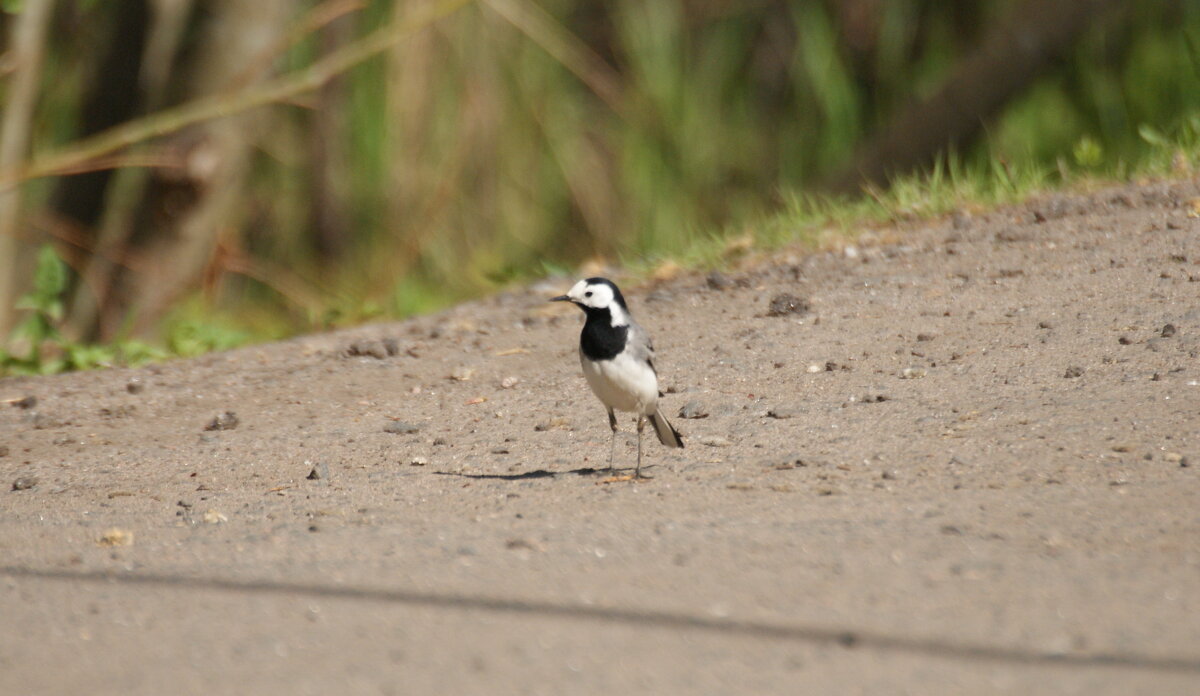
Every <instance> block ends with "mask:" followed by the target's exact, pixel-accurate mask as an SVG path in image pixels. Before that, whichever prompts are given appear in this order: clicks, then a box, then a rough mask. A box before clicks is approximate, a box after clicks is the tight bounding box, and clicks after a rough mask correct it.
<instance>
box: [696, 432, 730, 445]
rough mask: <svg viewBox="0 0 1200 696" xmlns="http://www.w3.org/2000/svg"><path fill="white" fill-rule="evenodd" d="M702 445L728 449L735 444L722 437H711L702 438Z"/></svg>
mask: <svg viewBox="0 0 1200 696" xmlns="http://www.w3.org/2000/svg"><path fill="white" fill-rule="evenodd" d="M700 444H702V445H708V446H709V447H728V446H730V445H732V444H733V443H732V442H730V441H729V438H725V437H721V436H720V435H709V436H707V437H702V438H700Z"/></svg>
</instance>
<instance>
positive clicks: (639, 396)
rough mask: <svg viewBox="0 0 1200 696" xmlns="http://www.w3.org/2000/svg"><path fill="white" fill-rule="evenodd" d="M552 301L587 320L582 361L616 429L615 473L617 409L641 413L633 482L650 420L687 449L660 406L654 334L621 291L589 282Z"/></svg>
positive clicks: (670, 441) (601, 281) (665, 440)
mask: <svg viewBox="0 0 1200 696" xmlns="http://www.w3.org/2000/svg"><path fill="white" fill-rule="evenodd" d="M550 301H551V302H571V303H573V304H574V305H575V306H576V307H579V308H580V309H582V310H583V313H584V315H585V316H586V320H585V321H584V323H583V330H582V331H581V332H580V334H579V362H580V364H581V365H582V366H583V376H584V377H585V378H587V383H588V386H590V387H591V388H592V393H594V394H595V395H596V398H598V399H600V403H602V404H604V408H605V409H607V410H608V425H609V427H610V428H612V446H611V447H610V448H609V452H608V469H609V471H612V470H613V455H614V453H615V452H616V448H617V416H616V414H615V413H614V411H632V412H633V413H634V414H636V415H637V433H638V458H637V467H636V468H635V469H634V473H633V478H635V479H637V478H641V477H642V475H641V474H642V430H643V429H644V428H645V425H646V422H647V421H649V423H650V425H651V426H652V427H653V428H654V432H655V433H656V434H657V435H658V441H659V442H661V443H662V444H664V445H666V446H667V447H683V437H682V436H681V435H680V434H679V431H678V430H676V429H675V427H674V426H672V425H671V422H670V421H668V420H667V417H666V416H664V415H663V413H662V410H661V409H660V408H659V405H658V397H659V396H661V393H660V392H659V391H658V373H657V371H655V369H654V346H653V345H652V344H651V342H650V336H649V335H647V333H646V331H645V329H643V328H642V327H641V326H639V325H638V323H637V322H635V321H634V320H633V316H632V315H630V313H629V305H628V304H626V303H625V297H624V296H623V295H622V294H621V290H620V288H618V287H617V286H616V284H614V283H613V282H612V281H611V280H609V279H607V278H599V277H596V278H585V279H584V280H581V281H579V282H578V283H576V284H575V285H574V286H573V287H572V288H571V290H570V291H569V292H567V294H565V295H559V296H558V297H554V298H551V299H550Z"/></svg>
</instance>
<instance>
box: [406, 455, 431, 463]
mask: <svg viewBox="0 0 1200 696" xmlns="http://www.w3.org/2000/svg"><path fill="white" fill-rule="evenodd" d="M428 463H429V460H428V459H426V458H425V457H422V456H419V455H418V456H416V457H413V458H412V459H410V460H409V461H408V465H409V466H425V465H426V464H428Z"/></svg>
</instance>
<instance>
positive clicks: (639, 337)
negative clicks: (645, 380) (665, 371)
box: [625, 322, 658, 375]
mask: <svg viewBox="0 0 1200 696" xmlns="http://www.w3.org/2000/svg"><path fill="white" fill-rule="evenodd" d="M625 350H627V351H629V357H631V358H633V359H634V360H638V361H641V360H644V361H645V362H646V364H647V365H649V366H650V370H651V371H653V372H654V374H655V375H657V374H658V370H655V369H654V344H653V343H651V342H650V335H649V334H647V333H646V330H645V329H643V328H642V327H641V326H638V325H637V324H634V323H632V322H631V323H630V324H629V337H628V338H627V339H626V343H625Z"/></svg>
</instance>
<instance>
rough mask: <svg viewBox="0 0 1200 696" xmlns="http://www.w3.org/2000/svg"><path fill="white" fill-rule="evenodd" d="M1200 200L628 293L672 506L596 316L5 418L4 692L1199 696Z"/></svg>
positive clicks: (554, 308) (295, 356)
mask: <svg viewBox="0 0 1200 696" xmlns="http://www.w3.org/2000/svg"><path fill="white" fill-rule="evenodd" d="M1198 199H1200V183H1198V182H1195V181H1192V182H1179V183H1172V184H1153V185H1148V186H1143V187H1134V188H1127V189H1117V190H1108V191H1104V192H1101V193H1097V194H1094V195H1089V196H1085V197H1055V198H1047V199H1042V200H1038V201H1033V202H1031V203H1029V204H1027V205H1024V206H1021V207H1018V208H1013V209H1007V210H1001V211H997V212H991V213H986V214H978V215H968V214H959V215H956V216H954V217H953V218H950V219H947V220H944V221H939V222H935V223H922V225H920V226H913V227H912V228H911V229H907V228H906V229H892V230H883V231H881V232H879V233H878V234H877V236H879V237H881V238H884V239H885V240H886V243H883V242H880V243H878V244H873V245H872V244H865V245H862V246H859V247H856V248H854V249H851V250H848V251H841V250H838V251H829V252H822V253H818V254H814V255H811V256H807V257H805V256H801V255H796V256H795V257H794V258H789V257H788V254H786V253H780V254H776V255H774V256H773V257H772V258H771V259H767V260H762V261H759V262H754V263H745V264H743V266H741V267H740V268H739V270H736V271H730V272H728V273H727V274H726V275H724V276H721V277H713V278H711V279H710V278H706V277H705V276H704V275H690V274H685V275H681V276H679V277H676V278H674V279H671V280H668V281H664V282H661V283H659V284H657V285H652V286H646V287H641V288H634V287H630V288H627V295H628V296H629V299H630V304H631V307H632V310H633V312H634V314H635V316H636V317H637V318H638V319H639V320H640V321H641V323H642V324H643V325H644V326H645V327H646V328H647V329H648V330H649V331H650V333H651V335H652V336H653V337H654V339H655V343H656V346H657V348H658V359H657V364H658V368H659V372H660V373H661V376H662V383H663V386H664V388H666V389H667V391H668V393H667V394H666V396H665V397H664V403H665V404H666V407H665V410H666V412H667V413H669V414H672V416H673V420H674V421H675V424H676V426H677V427H678V428H679V429H680V430H681V431H683V433H684V435H685V437H686V441H687V447H686V448H685V449H683V450H667V449H665V448H663V447H661V446H659V445H658V444H657V443H653V442H651V441H649V440H648V443H649V444H648V450H647V463H648V464H649V468H648V469H647V472H648V473H649V474H650V475H651V476H653V478H652V479H650V480H644V481H637V482H617V483H605V479H606V477H607V474H606V473H603V472H600V471H597V470H598V469H599V468H602V467H603V466H604V464H605V463H606V460H607V456H608V443H609V435H608V427H607V423H606V419H605V416H604V412H603V410H602V408H601V407H600V406H599V404H598V403H597V402H596V401H595V400H594V398H593V397H592V396H591V394H590V393H589V392H588V391H587V387H586V385H585V383H584V381H583V378H582V376H581V374H580V371H579V365H578V362H577V358H576V352H575V351H576V348H575V346H576V341H577V334H578V330H579V326H580V316H579V312H578V311H577V310H575V309H574V308H573V307H570V306H564V305H562V304H554V305H550V304H548V303H546V302H545V300H546V298H548V297H550V296H552V295H554V294H557V293H559V292H562V291H563V290H564V289H565V287H566V286H567V285H569V281H568V279H563V281H562V282H560V283H557V284H556V283H549V282H547V283H543V284H541V285H539V286H537V287H533V288H530V289H528V290H524V291H519V292H513V293H508V294H504V295H501V296H497V297H494V298H490V299H487V300H483V301H480V302H475V303H470V304H466V305H462V306H460V307H456V308H454V309H452V310H450V311H447V312H444V313H442V314H439V315H436V316H429V317H422V318H418V319H414V320H411V321H406V322H401V323H391V324H378V325H373V326H366V327H361V328H358V329H355V330H352V331H345V332H339V333H330V334H323V335H315V336H306V337H303V338H299V339H295V340H292V341H286V342H282V343H277V344H271V345H263V346H257V347H252V348H247V349H243V350H238V351H233V352H230V353H223V354H216V355H210V356H206V357H203V358H199V359H194V360H181V361H176V362H172V363H168V364H163V365H157V366H152V367H147V368H144V369H138V370H126V369H121V370H108V371H99V372H92V373H86V374H71V375H64V376H58V377H47V378H36V379H24V378H22V379H12V378H10V379H6V380H2V381H0V399H6V400H9V403H7V404H3V405H0V454H2V455H3V456H0V474H2V478H0V693H3V694H80V693H88V694H162V693H173V694H214V693H253V694H289V695H291V694H329V693H384V694H413V693H439V694H445V693H488V694H568V693H605V694H609V693H618V692H623V693H631V692H636V693H711V694H727V693H784V692H787V693H797V692H806V693H838V694H854V693H868V694H893V693H895V694H899V693H911V694H933V693H937V694H956V693H957V694H990V693H1011V694H1029V693H1047V694H1070V693H1080V694H1106V693H1107V694H1130V693H1154V694H1196V693H1200V478H1198V477H1200V410H1198V409H1200V386H1198V380H1200V362H1198V361H1197V357H1198V353H1200V282H1197V281H1200V237H1198V235H1200V219H1197V218H1196V215H1197V211H1198V208H1200V202H1198ZM781 294H792V295H794V296H796V297H797V298H801V299H802V300H804V301H805V302H807V304H808V307H809V309H808V311H807V312H804V311H801V312H793V313H785V314H783V315H779V316H772V315H771V313H770V311H769V309H770V307H771V303H772V300H773V299H774V298H776V297H778V296H779V295H781ZM779 304H786V303H777V305H779ZM1168 325H1170V326H1168ZM350 353H360V354H359V355H351V354H350ZM685 407H686V410H687V411H688V413H689V415H701V414H707V415H706V417H703V418H682V417H679V416H678V415H676V414H679V412H680V410H681V409H685ZM225 412H233V413H234V414H236V416H235V417H236V424H235V423H234V422H233V419H232V418H228V417H225V416H223V415H221V414H224V413H225ZM218 416H221V417H220V418H218ZM622 426H623V428H625V430H626V432H630V431H631V421H630V420H627V419H623V420H622ZM389 430H390V431H391V432H389ZM621 443H622V445H623V446H622V447H621V448H619V450H618V459H619V463H620V465H621V466H622V467H629V466H632V464H633V457H634V449H633V440H632V439H630V438H629V437H625V438H624V439H622V441H621ZM314 469H316V476H317V478H309V475H310V472H312V471H313V470H314ZM10 488H11V489H13V490H10Z"/></svg>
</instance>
